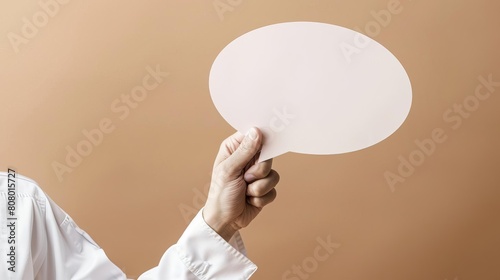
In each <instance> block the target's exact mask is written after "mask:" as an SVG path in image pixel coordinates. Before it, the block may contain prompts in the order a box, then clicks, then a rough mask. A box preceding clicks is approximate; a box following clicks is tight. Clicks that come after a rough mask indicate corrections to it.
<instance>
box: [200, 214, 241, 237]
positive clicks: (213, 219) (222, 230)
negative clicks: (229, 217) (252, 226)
mask: <svg viewBox="0 0 500 280" xmlns="http://www.w3.org/2000/svg"><path fill="white" fill-rule="evenodd" d="M202 217H203V220H204V221H205V223H207V225H208V226H209V227H210V228H212V229H213V230H214V231H215V232H216V233H217V234H218V235H220V237H222V238H223V239H224V240H226V242H229V240H231V238H232V237H233V235H234V234H235V233H236V232H237V231H238V230H237V229H236V228H235V227H234V226H233V225H232V224H231V223H226V222H224V221H222V220H221V219H220V215H216V214H214V213H213V212H212V211H210V210H207V209H206V208H203V210H202Z"/></svg>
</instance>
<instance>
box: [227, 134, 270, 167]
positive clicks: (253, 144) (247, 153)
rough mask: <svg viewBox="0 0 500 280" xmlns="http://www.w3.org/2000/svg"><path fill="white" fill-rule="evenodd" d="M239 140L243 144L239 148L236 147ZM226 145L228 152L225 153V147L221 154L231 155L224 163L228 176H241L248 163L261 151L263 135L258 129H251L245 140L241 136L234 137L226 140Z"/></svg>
mask: <svg viewBox="0 0 500 280" xmlns="http://www.w3.org/2000/svg"><path fill="white" fill-rule="evenodd" d="M240 135H241V134H240ZM233 137H234V138H233ZM238 140H240V141H241V143H240V144H239V146H236V142H238ZM224 143H225V144H224V145H225V148H226V149H227V150H226V151H223V148H224V147H221V151H219V154H223V153H224V152H226V153H228V154H229V155H228V157H227V159H226V160H224V162H223V163H222V164H224V169H225V170H226V172H227V173H228V174H238V175H240V174H241V171H242V170H243V169H244V168H245V166H246V165H247V164H248V162H249V161H251V160H252V159H253V157H254V156H255V155H256V154H257V152H258V151H259V150H260V148H261V145H262V133H261V132H260V131H259V130H258V129H256V128H251V129H250V130H249V131H248V133H247V135H245V137H244V138H243V139H241V136H239V135H236V136H235V135H233V136H231V137H230V138H229V139H226V141H224Z"/></svg>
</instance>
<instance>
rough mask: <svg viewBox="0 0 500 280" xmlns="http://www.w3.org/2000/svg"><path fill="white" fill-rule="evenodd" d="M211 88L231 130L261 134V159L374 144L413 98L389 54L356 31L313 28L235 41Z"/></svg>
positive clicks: (281, 28) (282, 28)
mask: <svg viewBox="0 0 500 280" xmlns="http://www.w3.org/2000/svg"><path fill="white" fill-rule="evenodd" d="M209 87H210V94H211V96H212V100H213V102H214V104H215V106H216V108H217V110H218V111H219V113H220V114H221V115H222V116H223V117H224V119H225V120H226V121H227V122H228V123H229V124H230V125H231V126H233V127H234V128H235V129H237V130H239V131H240V132H242V133H245V132H246V131H247V130H248V129H250V128H251V127H253V126H256V127H259V128H260V129H261V130H262V132H263V134H264V145H263V147H262V152H261V155H260V158H259V161H263V160H266V159H269V158H272V157H276V156H278V155H281V154H283V153H286V152H296V153H304V154H340V153H347V152H352V151H357V150H360V149H364V148H366V147H369V146H372V145H374V144H376V143H378V142H380V141H382V140H384V139H385V138H387V137H389V135H391V134H392V133H394V132H395V131H396V130H397V129H398V128H399V127H400V126H401V124H402V123H403V122H404V120H405V119H406V117H407V115H408V113H409V111H410V107H411V99H412V91H411V84H410V79H409V78H408V75H407V74H406V71H405V70H404V68H403V66H402V65H401V63H400V62H399V61H398V59H397V58H396V57H395V56H394V55H393V54H392V53H391V52H389V51H388V50H387V49H386V48H384V47H383V46H382V45H380V44H379V43H377V42H376V41H374V40H373V39H371V38H369V37H367V36H365V35H363V34H361V33H358V32H356V31H353V30H350V29H347V28H344V27H340V26H336V25H331V24H325V23H317V22H287V23H280V24H274V25H269V26H265V27H262V28H258V29H256V30H253V31H251V32H248V33H246V34H244V35H242V36H240V37H238V38H237V39H235V40H234V41H232V42H231V43H230V44H229V45H227V46H226V47H225V48H224V49H223V50H222V51H221V53H220V54H219V55H218V56H217V58H216V59H215V61H214V63H213V65H212V69H211V70H210V78H209Z"/></svg>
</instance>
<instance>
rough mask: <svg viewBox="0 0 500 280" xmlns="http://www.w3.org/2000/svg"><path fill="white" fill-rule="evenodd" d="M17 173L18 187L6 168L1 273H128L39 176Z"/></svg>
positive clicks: (58, 279) (115, 277) (103, 276)
mask: <svg viewBox="0 0 500 280" xmlns="http://www.w3.org/2000/svg"><path fill="white" fill-rule="evenodd" d="M16 177H17V178H16V181H15V188H8V175H7V174H6V173H3V172H0V224H1V228H2V229H1V230H0V241H1V244H0V252H1V256H0V260H1V262H0V279H13V280H33V279H35V280H68V279H71V280H83V279H96V280H97V279H99V280H124V279H126V277H125V274H124V273H123V272H122V271H121V270H120V269H119V268H118V267H117V266H116V265H114V264H113V263H112V262H111V261H110V260H109V259H108V257H107V256H106V254H105V253H104V251H103V250H102V248H100V247H99V246H98V245H97V244H96V243H95V242H94V240H92V238H90V236H89V235H88V234H87V233H85V232H84V231H83V230H81V229H80V228H79V227H78V226H77V225H76V224H75V222H74V221H73V220H72V219H71V217H70V216H69V215H68V214H66V213H65V212H64V211H63V210H62V209H61V208H60V207H59V206H57V205H56V204H55V203H54V202H53V201H52V200H50V198H49V197H48V196H47V195H46V194H45V193H44V192H43V191H42V190H41V189H40V188H39V186H38V185H37V184H36V182H34V181H32V180H31V179H29V178H26V177H23V176H19V175H17V174H16ZM9 183H10V182H9ZM8 205H11V206H14V208H15V210H14V212H10V211H8V208H7V206H8ZM14 208H12V209H14ZM11 213H12V215H11ZM14 213H15V215H14ZM4 229H8V230H4ZM9 240H10V242H9ZM8 253H9V254H10V255H11V256H8ZM8 261H10V262H8Z"/></svg>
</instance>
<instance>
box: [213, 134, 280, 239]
mask: <svg viewBox="0 0 500 280" xmlns="http://www.w3.org/2000/svg"><path fill="white" fill-rule="evenodd" d="M262 137H263V136H262V133H261V132H260V131H259V130H258V129H256V128H252V129H250V130H249V132H248V133H247V135H243V134H241V133H239V132H237V133H235V134H233V135H232V136H230V137H228V138H227V139H226V140H224V142H222V144H221V147H220V149H219V153H218V155H217V157H216V159H215V163H214V168H213V172H212V183H211V185H210V191H209V193H208V199H207V202H206V204H205V207H204V209H203V218H204V219H205V222H206V223H207V224H208V225H209V226H210V227H211V228H212V229H214V230H215V231H216V232H217V233H218V234H219V235H220V236H221V237H222V238H224V239H225V240H226V241H229V240H230V239H231V237H232V236H233V235H234V233H236V231H238V230H240V229H242V228H244V227H246V226H248V225H249V224H250V222H251V221H252V220H253V219H254V218H255V217H256V216H257V215H258V214H259V213H260V211H261V210H262V208H263V207H264V206H266V205H267V204H269V203H271V202H272V201H273V200H274V199H275V198H276V189H275V188H274V187H275V186H276V185H277V184H278V181H279V175H278V173H277V172H276V171H274V170H272V169H271V166H272V159H270V160H267V161H264V162H261V163H257V164H255V162H256V160H257V159H258V155H259V154H258V153H259V151H260V149H261V147H262Z"/></svg>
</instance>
